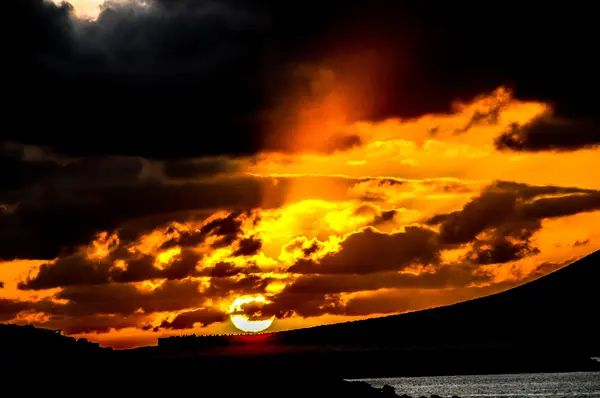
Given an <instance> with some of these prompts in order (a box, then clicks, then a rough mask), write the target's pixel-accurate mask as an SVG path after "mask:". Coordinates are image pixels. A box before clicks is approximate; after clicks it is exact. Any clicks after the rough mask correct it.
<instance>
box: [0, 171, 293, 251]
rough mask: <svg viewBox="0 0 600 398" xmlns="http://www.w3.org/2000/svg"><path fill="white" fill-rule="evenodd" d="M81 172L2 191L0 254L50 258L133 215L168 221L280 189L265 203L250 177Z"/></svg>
mask: <svg viewBox="0 0 600 398" xmlns="http://www.w3.org/2000/svg"><path fill="white" fill-rule="evenodd" d="M100 170H103V169H102V168H101V169H100ZM99 172H102V171H99ZM82 176H87V178H84V180H86V181H81V180H77V181H73V180H71V179H68V178H67V177H62V176H61V177H60V178H56V179H54V180H48V181H45V182H40V183H38V184H37V185H35V186H31V187H28V188H26V189H23V190H21V191H14V192H10V193H8V194H7V196H8V197H7V199H9V200H7V202H8V203H9V204H10V203H14V204H15V205H16V209H15V210H14V211H12V212H8V213H6V212H4V213H3V214H2V216H1V217H0V231H2V232H0V238H1V239H0V258H3V259H12V258H23V257H34V258H42V259H44V258H45V259H53V258H55V257H56V256H57V255H58V254H59V253H61V251H64V250H67V251H68V250H71V249H72V248H73V247H74V246H78V245H83V244H85V243H87V242H88V241H89V240H90V239H91V238H92V237H93V236H94V235H95V234H97V233H98V232H100V231H106V230H113V229H116V228H117V227H119V226H120V225H121V224H123V223H125V222H126V221H133V220H136V219H143V218H151V217H165V215H166V214H169V213H173V214H172V216H171V218H170V220H169V221H173V220H177V219H182V218H183V219H184V220H185V219H189V218H191V217H192V216H193V213H194V212H197V213H198V212H200V213H201V212H205V213H210V212H212V211H215V210H218V209H235V208H256V207H259V206H261V205H262V206H266V207H269V206H273V205H278V204H280V203H281V202H282V201H283V197H284V191H282V190H281V189H285V186H283V185H282V186H281V187H280V188H275V187H273V188H271V189H270V191H269V192H271V195H270V200H271V202H270V203H268V202H264V201H263V194H264V191H263V186H264V182H265V181H264V180H261V179H257V178H252V177H239V178H224V179H219V180H212V181H203V182H196V183H184V184H163V183H159V182H152V181H142V180H139V179H137V178H129V179H125V178H124V177H119V178H121V179H122V182H121V183H119V182H118V181H111V182H110V183H109V182H108V181H107V180H108V179H109V177H104V178H100V179H94V176H93V174H90V173H86V174H82ZM88 178H89V179H88ZM103 180H104V181H103ZM277 202H279V203H277ZM174 213H179V215H177V214H174ZM31 242H36V245H35V246H34V247H32V246H31V244H30V243H31Z"/></svg>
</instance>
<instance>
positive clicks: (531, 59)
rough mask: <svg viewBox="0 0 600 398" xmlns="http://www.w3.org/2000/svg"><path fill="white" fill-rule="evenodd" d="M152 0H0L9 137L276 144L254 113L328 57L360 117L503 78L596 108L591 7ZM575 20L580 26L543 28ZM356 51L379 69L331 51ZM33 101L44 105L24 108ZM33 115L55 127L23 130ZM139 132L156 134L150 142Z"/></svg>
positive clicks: (105, 149)
mask: <svg viewBox="0 0 600 398" xmlns="http://www.w3.org/2000/svg"><path fill="white" fill-rule="evenodd" d="M151 3H152V4H153V6H152V7H150V8H144V7H142V6H135V5H131V4H130V5H123V6H111V7H109V8H108V9H106V10H105V11H104V12H103V14H102V15H101V16H100V18H99V19H98V21H96V22H83V21H78V20H74V19H73V18H72V17H71V16H70V15H69V7H68V6H55V5H52V4H49V3H46V2H44V1H42V0H11V1H6V2H4V3H3V5H2V7H3V12H2V15H4V16H5V17H4V19H3V24H2V26H3V28H2V29H3V33H2V37H3V39H2V43H1V44H2V47H3V48H4V49H5V53H6V55H7V57H8V58H10V59H11V60H12V62H11V63H8V64H6V65H3V68H6V69H7V70H6V72H5V73H4V76H10V79H8V84H7V85H6V87H5V90H4V93H5V95H6V96H7V97H10V98H11V101H10V105H9V107H8V108H7V109H6V111H7V112H6V114H7V115H8V116H7V119H6V120H5V122H6V123H11V122H12V121H16V120H18V121H19V122H20V125H22V126H23V128H22V129H19V130H20V131H19V132H18V134H17V133H16V132H11V131H7V132H6V134H5V136H6V138H7V139H16V138H18V139H20V140H22V141H23V142H26V143H32V144H47V145H49V146H51V147H53V148H54V149H55V150H57V151H58V152H61V153H66V154H70V155H74V156H75V155H77V156H79V155H89V154H109V153H110V154H131V155H139V156H146V157H157V158H183V157H198V156H203V155H220V154H233V155H241V154H254V153H256V152H257V151H260V150H261V149H264V148H268V147H269V146H270V147H271V148H272V149H281V148H284V149H285V146H282V145H281V141H280V140H276V139H275V140H271V139H265V137H264V136H263V134H262V133H263V132H264V130H265V126H267V127H266V130H270V128H269V123H270V121H269V118H268V117H266V116H265V115H268V114H269V112H268V111H269V110H270V109H272V108H273V107H274V106H275V105H276V104H278V103H280V102H281V99H282V97H285V94H286V93H289V92H290V86H293V85H297V84H298V82H296V81H294V80H295V79H297V78H296V77H293V78H289V76H290V71H291V70H294V69H297V66H298V65H303V64H327V63H330V64H332V65H331V67H332V68H334V69H336V72H337V74H338V75H339V76H340V79H342V80H344V79H345V80H348V81H353V80H359V81H360V80H361V79H358V77H360V75H361V74H362V75H368V76H367V77H363V79H362V81H361V85H362V86H363V87H364V88H363V89H361V91H359V93H358V94H357V95H356V96H357V97H358V95H359V94H362V95H361V96H360V97H361V98H367V99H369V100H368V101H371V102H373V103H370V104H367V105H366V106H364V107H363V108H365V109H361V110H360V112H356V117H361V118H364V119H372V120H374V119H378V118H382V117H388V116H400V117H411V116H416V115H421V114H424V113H431V112H434V111H445V110H449V109H450V105H451V103H452V102H453V101H454V100H456V99H457V98H460V99H464V98H470V97H473V96H475V95H477V94H480V93H481V92H486V91H489V90H491V89H493V88H495V87H497V86H498V85H501V84H507V85H509V86H513V87H514V88H515V89H516V94H517V96H519V97H521V98H523V99H538V100H543V101H548V102H550V103H551V104H552V105H554V106H555V115H556V117H557V118H575V119H577V118H585V117H592V118H593V117H595V114H596V110H597V109H598V106H597V105H598V99H597V95H595V93H596V92H597V86H598V79H597V76H596V70H597V66H598V61H597V60H596V58H595V56H594V55H593V54H592V53H593V52H590V51H588V50H589V48H590V47H591V46H592V41H593V39H592V38H593V37H594V30H593V27H594V26H595V25H594V20H593V17H592V15H594V13H593V12H592V10H591V8H590V9H589V10H588V9H586V8H585V7H584V8H581V7H579V6H578V7H575V6H564V5H562V6H560V7H559V6H546V7H544V10H543V17H541V16H540V10H539V8H538V7H536V6H534V5H523V4H520V5H519V7H518V11H515V9H514V8H513V7H504V8H497V9H495V10H494V12H492V13H490V12H489V10H488V9H485V8H484V7H473V6H472V5H471V4H468V3H467V2H464V3H461V2H459V3H454V4H452V5H449V4H448V5H446V4H426V3H423V2H420V1H419V2H418V1H406V2H402V3H398V2H393V1H389V0H376V1H368V2H367V1H366V0H361V1H359V0H353V1H346V2H341V1H332V2H328V3H326V4H325V3H323V2H317V1H314V0H308V1H305V2H303V3H302V4H300V3H298V4H296V5H289V4H286V5H285V6H284V5H283V4H280V3H278V2H273V1H266V0H265V1H256V2H248V1H232V0H221V1H216V2H204V1H191V0H190V1H175V2H167V1H160V0H157V1H154V2H151ZM571 19H576V20H578V21H579V22H578V23H577V24H576V26H570V27H569V29H555V27H556V26H559V25H560V24H561V23H562V22H564V21H565V20H571ZM507 23H508V24H509V25H510V27H511V28H510V29H497V30H490V29H488V27H489V26H505V25H506V24H507ZM25 32H27V34H25ZM474 32H486V33H485V34H475V33H474ZM539 32H544V40H539ZM531 43H534V44H533V45H532V44H531ZM365 51H368V52H370V53H372V54H376V56H378V57H380V58H381V59H383V61H382V62H380V64H382V65H384V67H383V68H379V69H377V70H376V72H377V73H372V74H368V73H365V71H358V72H357V71H353V70H348V68H346V69H344V65H349V63H346V62H340V61H339V60H340V59H342V60H343V59H344V56H349V55H352V54H363V53H364V52H365ZM359 58H360V57H359ZM336 59H337V60H338V62H337V64H336V63H335V62H334V61H331V60H336ZM371 64H374V63H372V62H371ZM367 72H368V70H367ZM372 75H375V76H372ZM291 83H294V84H291ZM59 93H60V101H57V100H56V99H57V98H58V96H59ZM31 98H35V99H36V103H37V104H43V106H35V115H36V117H28V118H24V117H23V115H24V114H28V112H29V111H31V110H32V109H34V107H33V105H35V104H34V103H32V102H31ZM107 99H108V100H107ZM475 119H477V120H479V119H481V117H478V118H475ZM40 120H44V123H45V125H46V126H47V128H48V129H52V131H53V132H54V133H53V134H46V133H45V132H43V131H40V130H39V129H37V128H34V127H36V126H37V125H36V126H34V123H38V122H39V121H40ZM82 126H85V129H86V134H81V133H80V130H81V128H82ZM29 127H32V128H29ZM190 130H191V131H190ZM148 131H159V132H160V133H159V134H160V137H161V139H157V140H154V139H152V140H150V139H148V134H147V132H148ZM89 137H95V139H92V140H90V139H89Z"/></svg>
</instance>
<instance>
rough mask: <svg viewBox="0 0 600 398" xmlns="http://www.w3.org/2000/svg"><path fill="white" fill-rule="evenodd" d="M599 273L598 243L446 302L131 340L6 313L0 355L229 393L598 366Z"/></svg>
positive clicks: (357, 389) (109, 379) (348, 391)
mask: <svg viewBox="0 0 600 398" xmlns="http://www.w3.org/2000/svg"><path fill="white" fill-rule="evenodd" d="M599 277H600V252H595V253H593V254H591V255H589V256H587V257H585V258H583V259H581V260H579V261H577V262H575V263H573V264H571V265H569V266H567V267H565V268H563V269H561V270H558V271H556V272H554V273H552V274H550V275H547V276H544V277H542V278H540V279H537V280H535V281H532V282H529V283H527V284H525V285H522V286H519V287H517V288H514V289H511V290H508V291H505V292H502V293H499V294H495V295H492V296H488V297H484V298H480V299H476V300H471V301H467V302H464V303H459V304H455V305H451V306H447V307H440V308H435V309H431V310H426V311H419V312H414V313H409V314H404V315H395V316H388V317H382V318H376V319H370V320H364V321H356V322H349V323H343V324H336V325H328V326H319V327H314V328H309V329H299V330H294V331H287V332H279V333H265V334H257V335H239V336H183V337H170V338H164V339H159V342H158V346H156V347H143V348H138V349H133V350H123V351H115V350H111V349H108V348H102V347H100V346H99V345H97V344H95V343H91V342H89V341H86V340H84V339H79V340H76V339H74V338H72V337H66V336H62V335H61V334H60V333H58V332H56V331H50V330H44V329H37V328H34V327H32V326H24V327H23V326H15V325H0V358H2V364H1V365H0V366H1V367H2V368H3V369H9V370H15V369H17V370H18V369H19V366H23V365H18V364H25V365H24V366H25V367H24V368H23V369H29V370H28V371H27V372H28V374H35V375H36V376H35V377H36V378H38V380H41V379H43V378H45V377H48V378H50V380H54V379H52V378H51V375H54V374H55V372H57V373H60V374H63V375H64V377H67V378H69V377H70V378H75V379H77V380H80V381H84V380H88V382H89V383H99V385H98V386H97V388H98V389H103V388H116V389H117V391H122V388H125V387H110V386H112V385H115V384H114V383H117V382H118V381H119V380H121V381H122V382H123V383H124V385H127V386H130V387H127V388H131V389H132V390H131V391H136V392H138V393H143V394H146V395H150V396H154V395H158V394H159V392H161V394H162V392H170V393H172V392H173V391H180V390H177V388H181V386H182V383H183V384H185V383H192V385H194V386H196V387H195V388H198V393H200V392H201V391H205V392H214V393H215V394H219V391H220V392H221V393H223V392H224V391H228V393H225V396H235V395H243V396H271V395H277V396H310V395H313V396H347V397H351V396H382V395H388V394H392V392H390V391H389V389H388V390H386V391H385V392H384V391H382V390H374V389H372V388H370V387H369V386H368V385H365V384H363V383H358V384H357V383H347V382H343V381H342V378H346V379H349V378H362V377H365V378H366V377H385V376H405V375H407V376H408V375H410V376H420V375H447V374H490V373H518V372H556V371H579V370H600V363H598V362H597V361H594V360H592V359H591V357H598V356H600V337H599V336H600V331H599V330H598V327H597V320H598V309H599V308H600V306H599V304H600V295H599V294H598V290H597V284H598V281H599V280H600V278H599ZM36 366H37V367H39V368H36ZM32 369H33V370H32ZM36 369H37V370H40V372H39V375H37V370H36ZM52 377H54V376H52ZM136 380H137V381H136ZM140 383H141V384H144V386H143V387H140V386H137V388H136V387H135V386H136V385H138V384H140ZM148 383H149V384H148ZM117 384H118V383H117ZM115 386H116V385H115ZM151 386H154V387H151ZM166 386H170V388H171V390H168V389H165V388H166ZM38 387H39V386H38ZM373 394H375V395H373ZM209 396H211V395H209Z"/></svg>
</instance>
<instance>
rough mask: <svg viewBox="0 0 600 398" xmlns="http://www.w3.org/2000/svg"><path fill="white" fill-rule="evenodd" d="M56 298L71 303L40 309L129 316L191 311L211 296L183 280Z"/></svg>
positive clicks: (86, 289) (82, 290) (89, 289)
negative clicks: (155, 285) (153, 287)
mask: <svg viewBox="0 0 600 398" xmlns="http://www.w3.org/2000/svg"><path fill="white" fill-rule="evenodd" d="M55 298H57V299H59V300H67V303H66V304H55V303H50V302H48V303H40V304H38V305H37V306H36V307H37V308H38V309H39V310H41V311H43V312H45V313H48V314H52V315H62V316H77V317H81V316H90V315H94V314H117V315H123V316H129V315H132V314H135V313H136V312H138V313H139V312H140V311H142V312H143V313H146V314H149V313H153V312H163V311H178V310H182V309H186V308H190V307H192V306H194V305H199V304H202V303H203V302H204V301H205V300H206V298H207V296H206V295H205V294H204V293H203V292H201V283H200V282H197V281H193V280H183V281H165V282H163V283H162V284H161V285H159V286H158V287H156V288H155V289H149V288H148V289H140V288H137V287H135V286H134V285H132V284H126V283H111V284H104V285H96V286H67V287H65V288H64V289H63V290H62V291H61V292H59V293H57V294H56V295H55Z"/></svg>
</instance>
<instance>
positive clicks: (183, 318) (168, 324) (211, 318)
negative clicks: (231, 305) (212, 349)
mask: <svg viewBox="0 0 600 398" xmlns="http://www.w3.org/2000/svg"><path fill="white" fill-rule="evenodd" d="M228 317H229V314H226V313H224V312H222V311H220V310H218V309H215V308H202V309H199V310H193V311H185V312H182V313H181V314H178V315H177V316H176V317H175V318H174V319H173V320H172V321H169V320H164V321H163V322H162V323H161V324H160V326H158V328H156V329H155V330H158V329H176V330H178V329H192V328H194V325H196V324H200V325H201V326H202V327H205V326H208V325H211V324H213V323H219V322H223V321H225V320H226V319H227V318H228Z"/></svg>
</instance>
